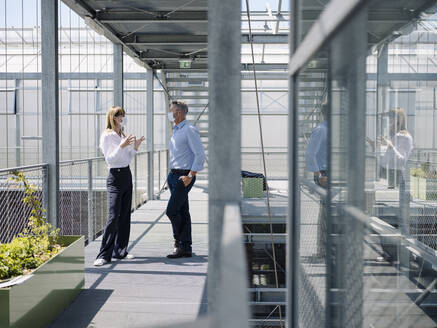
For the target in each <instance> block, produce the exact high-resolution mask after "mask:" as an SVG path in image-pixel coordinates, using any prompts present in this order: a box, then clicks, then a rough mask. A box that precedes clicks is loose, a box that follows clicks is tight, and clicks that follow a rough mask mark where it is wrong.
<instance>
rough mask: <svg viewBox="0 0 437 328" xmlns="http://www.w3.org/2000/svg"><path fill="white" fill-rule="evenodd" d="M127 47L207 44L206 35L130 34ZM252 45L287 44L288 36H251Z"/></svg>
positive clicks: (245, 36)
mask: <svg viewBox="0 0 437 328" xmlns="http://www.w3.org/2000/svg"><path fill="white" fill-rule="evenodd" d="M124 42H125V43H126V44H127V45H133V46H136V45H138V46H141V45H144V46H160V45H163V46H164V45H181V46H183V45H190V46H193V45H196V46H197V45H199V46H205V45H207V44H208V36H207V35H189V34H144V33H143V34H135V35H134V34H132V35H129V36H127V37H126V38H124ZM252 42H253V43H254V44H287V43H288V34H287V33H281V34H252ZM241 43H246V44H247V43H250V38H249V34H247V33H243V34H242V35H241Z"/></svg>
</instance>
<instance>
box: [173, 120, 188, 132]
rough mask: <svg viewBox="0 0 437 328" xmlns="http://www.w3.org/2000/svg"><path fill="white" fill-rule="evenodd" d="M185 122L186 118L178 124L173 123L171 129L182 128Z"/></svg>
mask: <svg viewBox="0 0 437 328" xmlns="http://www.w3.org/2000/svg"><path fill="white" fill-rule="evenodd" d="M185 124H187V120H183V121H182V122H179V124H175V125H174V126H173V129H176V130H178V129H182V128H183V127H184V126H185Z"/></svg>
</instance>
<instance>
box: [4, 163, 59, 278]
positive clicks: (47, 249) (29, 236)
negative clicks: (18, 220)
mask: <svg viewBox="0 0 437 328" xmlns="http://www.w3.org/2000/svg"><path fill="white" fill-rule="evenodd" d="M10 179H11V180H12V181H14V182H17V183H19V184H23V186H24V194H25V197H24V198H23V203H25V204H27V205H28V206H30V208H31V211H30V214H31V215H30V217H29V222H28V224H27V228H25V229H24V231H23V232H22V233H20V234H19V235H18V236H17V237H15V238H14V239H13V240H12V241H11V242H10V243H8V244H0V279H9V278H12V277H15V276H19V275H22V274H26V273H29V272H30V271H31V270H33V269H36V268H37V267H39V266H40V265H41V264H43V263H44V262H46V261H48V260H49V259H50V258H51V257H52V256H53V255H55V254H56V253H58V252H59V250H60V249H61V247H60V246H59V245H58V244H57V237H58V235H59V229H56V230H54V229H52V226H51V224H49V223H47V218H46V210H45V209H44V208H43V207H42V205H41V202H40V201H39V199H38V197H37V192H38V191H39V189H38V188H37V187H36V186H34V185H33V184H31V183H29V182H28V180H27V179H26V177H25V175H24V174H23V173H22V172H18V171H14V172H13V176H12V177H11V178H10Z"/></svg>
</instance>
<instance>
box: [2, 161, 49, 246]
mask: <svg viewBox="0 0 437 328" xmlns="http://www.w3.org/2000/svg"><path fill="white" fill-rule="evenodd" d="M46 170H47V166H46V165H36V166H29V167H22V168H16V169H15V168H11V169H4V170H1V171H0V243H7V242H9V241H11V240H12V238H13V237H14V236H17V235H18V234H19V233H21V232H22V231H23V230H24V228H26V226H27V223H28V217H29V216H30V215H31V213H30V212H31V210H32V209H31V207H30V206H28V205H27V204H25V203H23V199H24V197H25V193H24V186H23V185H22V184H21V183H16V182H14V181H12V180H11V178H12V177H13V176H14V172H18V171H19V172H22V173H24V175H25V176H26V177H27V179H28V182H29V183H31V184H33V185H34V186H35V187H37V188H38V192H37V193H36V196H37V198H38V200H39V201H40V202H44V199H43V190H44V183H45V182H46V181H47V180H46V178H45V177H46Z"/></svg>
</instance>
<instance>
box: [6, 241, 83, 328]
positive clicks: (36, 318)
mask: <svg viewBox="0 0 437 328" xmlns="http://www.w3.org/2000/svg"><path fill="white" fill-rule="evenodd" d="M59 243H60V244H61V245H62V246H64V247H66V248H65V249H64V250H63V251H61V252H60V253H58V254H56V256H54V257H53V258H52V259H51V260H50V261H48V262H46V263H44V264H43V265H41V266H40V267H39V268H38V269H36V270H35V271H34V272H33V274H32V276H31V277H30V278H29V279H27V280H26V281H25V282H23V283H21V284H19V285H15V286H12V287H9V288H0V327H13V328H18V327H23V328H24V327H33V328H38V327H47V326H48V325H49V324H50V323H51V322H52V321H53V320H54V319H55V318H56V317H57V316H58V315H59V314H60V313H61V312H62V311H63V310H64V309H65V308H66V307H67V306H68V305H69V304H70V303H71V302H72V301H73V300H74V299H75V298H76V296H77V295H78V294H79V293H80V292H81V290H82V287H83V286H84V283H85V264H84V263H85V262H84V237H83V236H61V237H59Z"/></svg>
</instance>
